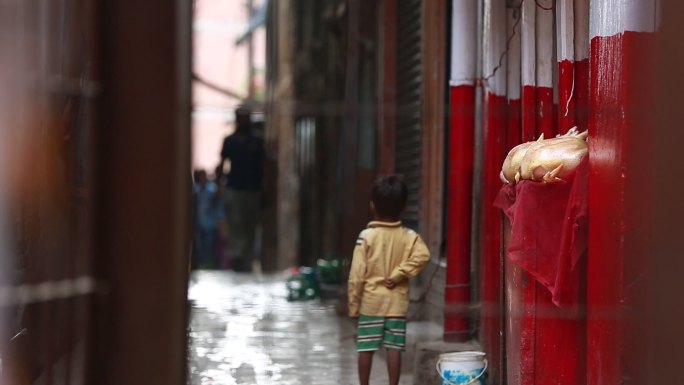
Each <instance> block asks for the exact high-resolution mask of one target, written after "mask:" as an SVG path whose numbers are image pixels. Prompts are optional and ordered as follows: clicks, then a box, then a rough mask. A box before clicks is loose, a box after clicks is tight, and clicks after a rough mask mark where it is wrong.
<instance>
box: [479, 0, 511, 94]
mask: <svg viewBox="0 0 684 385" xmlns="http://www.w3.org/2000/svg"><path fill="white" fill-rule="evenodd" d="M484 5H485V6H484V14H483V24H484V25H483V37H482V42H483V44H482V46H483V56H484V57H483V60H482V72H483V74H484V76H485V78H486V81H487V83H486V85H487V87H488V90H489V91H490V92H493V93H494V94H495V95H498V96H505V95H506V60H505V58H503V60H501V59H502V56H501V55H503V54H504V52H506V2H505V1H501V0H485V3H484ZM500 61H501V62H500Z"/></svg>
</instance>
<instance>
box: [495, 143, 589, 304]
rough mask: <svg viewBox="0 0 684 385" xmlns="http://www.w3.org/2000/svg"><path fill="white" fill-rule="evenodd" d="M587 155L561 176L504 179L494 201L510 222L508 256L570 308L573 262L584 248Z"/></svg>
mask: <svg viewBox="0 0 684 385" xmlns="http://www.w3.org/2000/svg"><path fill="white" fill-rule="evenodd" d="M587 158H588V157H586V156H585V157H584V159H583V160H582V162H581V163H580V165H579V166H578V167H577V169H576V170H575V172H574V173H573V174H571V175H570V176H568V177H567V178H566V180H565V181H563V182H558V183H550V184H545V183H540V182H533V181H529V180H523V181H520V182H519V183H517V184H515V185H510V184H507V185H504V186H503V187H502V188H501V190H500V191H499V195H498V196H497V198H496V200H495V202H494V205H495V206H496V207H499V208H501V209H502V210H503V212H504V213H505V214H506V216H507V217H508V219H509V220H510V222H511V236H510V239H509V242H508V247H507V249H506V255H507V256H508V258H510V260H511V261H513V262H514V263H516V264H517V265H519V266H520V267H521V268H523V269H524V270H526V271H527V272H529V273H530V274H531V275H532V276H533V277H534V278H535V279H536V280H537V281H538V282H539V283H540V284H542V285H543V286H544V287H545V288H547V289H548V290H549V291H550V292H551V298H552V301H553V303H554V304H555V305H556V306H558V307H560V308H563V309H567V310H570V311H576V310H577V309H578V305H579V304H580V298H579V296H580V285H581V282H582V281H581V276H580V272H581V269H580V268H579V266H578V264H579V262H580V260H581V258H582V256H583V255H584V254H585V251H586V249H587V223H588V220H587V180H588V159H587Z"/></svg>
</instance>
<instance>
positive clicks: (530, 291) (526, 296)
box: [509, 1, 538, 385]
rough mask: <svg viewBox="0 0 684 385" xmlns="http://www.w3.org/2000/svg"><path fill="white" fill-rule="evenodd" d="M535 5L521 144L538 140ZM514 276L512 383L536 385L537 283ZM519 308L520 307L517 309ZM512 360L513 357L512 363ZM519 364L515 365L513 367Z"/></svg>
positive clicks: (526, 25) (528, 4)
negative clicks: (515, 327)
mask: <svg viewBox="0 0 684 385" xmlns="http://www.w3.org/2000/svg"><path fill="white" fill-rule="evenodd" d="M536 14H537V10H536V4H535V2H534V1H525V2H523V3H522V26H521V31H522V35H521V38H522V42H521V47H522V50H521V55H522V56H521V62H522V72H521V79H522V86H523V88H522V141H523V142H529V141H531V140H535V139H536V138H537V137H538V135H537V93H536V84H537V75H536V72H537V71H536V67H537V53H536V44H537V43H536V35H537V32H536V27H535V24H536ZM510 270H512V271H511V275H514V273H517V274H515V275H514V276H515V280H514V281H511V282H510V283H509V287H510V300H511V301H514V300H515V301H516V303H514V304H511V305H509V306H511V309H512V310H515V309H516V307H517V308H519V309H520V310H518V312H519V313H517V314H516V313H512V314H513V315H514V316H516V317H519V318H520V321H519V322H518V323H517V324H516V325H517V326H518V327H519V329H518V330H512V331H513V332H518V333H519V334H517V335H513V336H511V337H510V341H509V342H510V345H511V346H516V347H519V351H518V352H517V355H518V356H517V357H516V356H515V354H516V352H515V351H512V352H511V353H512V354H513V355H511V357H509V373H510V375H509V380H511V381H512V382H513V384H515V385H534V362H535V359H536V357H537V355H536V345H535V343H534V337H535V330H536V307H535V303H536V296H537V283H536V282H535V281H534V279H533V278H532V276H531V275H529V274H528V273H527V272H525V271H524V270H522V269H521V268H519V267H517V266H515V265H513V266H512V267H511V269H510ZM516 305H517V306H516ZM511 358H513V359H512V360H511ZM514 364H516V365H514Z"/></svg>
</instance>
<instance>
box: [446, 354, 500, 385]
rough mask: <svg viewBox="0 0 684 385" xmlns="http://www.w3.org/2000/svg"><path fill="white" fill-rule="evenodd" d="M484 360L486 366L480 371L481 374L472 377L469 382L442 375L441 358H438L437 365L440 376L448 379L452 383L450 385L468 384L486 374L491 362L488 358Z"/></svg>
mask: <svg viewBox="0 0 684 385" xmlns="http://www.w3.org/2000/svg"><path fill="white" fill-rule="evenodd" d="M483 361H484V368H482V371H481V372H480V374H478V375H477V376H476V377H473V378H471V379H470V380H468V382H459V383H456V382H451V381H449V380H448V379H446V378H444V375H442V360H441V359H439V360H437V365H436V366H435V367H436V369H437V373H439V376H440V377H442V380H444V381H446V382H447V383H448V384H450V385H468V384H472V383H473V382H475V381H477V380H479V379H480V377H482V376H483V375H484V374H485V372H486V371H487V366H488V364H489V362H488V361H487V359H486V358H485V359H484V360H483Z"/></svg>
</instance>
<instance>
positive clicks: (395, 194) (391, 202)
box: [371, 174, 408, 220]
mask: <svg viewBox="0 0 684 385" xmlns="http://www.w3.org/2000/svg"><path fill="white" fill-rule="evenodd" d="M407 197H408V188H407V187H406V183H405V182H404V178H403V177H402V176H401V175H395V174H393V175H382V176H380V177H378V179H376V180H375V183H373V192H372V195H371V200H372V201H373V205H375V213H376V214H377V215H378V216H381V217H384V218H387V219H395V220H399V217H400V216H401V212H402V210H404V207H405V206H406V198H407Z"/></svg>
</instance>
